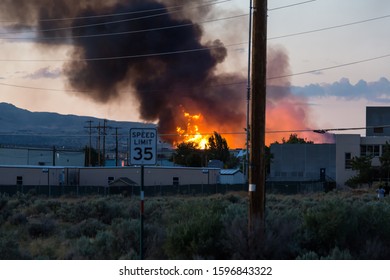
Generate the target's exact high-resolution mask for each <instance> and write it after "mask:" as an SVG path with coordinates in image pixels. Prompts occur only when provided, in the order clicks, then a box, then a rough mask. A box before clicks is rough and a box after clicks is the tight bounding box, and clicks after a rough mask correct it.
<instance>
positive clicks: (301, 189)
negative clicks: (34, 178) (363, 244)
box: [0, 181, 329, 196]
mask: <svg viewBox="0 0 390 280" xmlns="http://www.w3.org/2000/svg"><path fill="white" fill-rule="evenodd" d="M327 188H329V186H328V185H327V183H326V182H317V181H315V182H269V181H267V182H266V193H274V194H302V193H312V192H323V191H327ZM239 191H244V192H245V191H248V187H247V186H246V185H245V184H238V185H227V184H226V185H225V184H210V185H208V184H205V185H155V186H145V187H144V192H145V196H169V195H191V196H197V195H212V194H224V193H228V192H239ZM18 192H19V193H24V194H27V193H30V194H36V195H47V196H63V195H71V196H84V195H110V194H122V195H124V196H138V195H139V194H140V187H139V186H110V187H102V186H23V185H17V186H15V185H13V186H4V185H3V186H0V193H8V194H9V195H13V194H16V193H18Z"/></svg>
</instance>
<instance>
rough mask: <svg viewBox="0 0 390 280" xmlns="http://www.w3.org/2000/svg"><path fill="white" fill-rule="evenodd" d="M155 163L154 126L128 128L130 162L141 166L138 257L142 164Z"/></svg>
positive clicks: (142, 182) (142, 196) (141, 257)
mask: <svg viewBox="0 0 390 280" xmlns="http://www.w3.org/2000/svg"><path fill="white" fill-rule="evenodd" d="M156 163H157V130H156V129H155V128H132V129H130V164H132V165H140V166H141V186H140V200H141V205H140V219H141V225H140V259H141V260H142V259H143V258H144V248H143V247H144V246H143V239H144V198H145V194H144V174H145V171H144V166H145V165H155V164H156Z"/></svg>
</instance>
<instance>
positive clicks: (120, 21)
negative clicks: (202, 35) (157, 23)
mask: <svg viewBox="0 0 390 280" xmlns="http://www.w3.org/2000/svg"><path fill="white" fill-rule="evenodd" d="M229 1H231V0H223V1H220V2H213V3H208V4H203V5H198V6H193V7H190V8H189V9H197V8H201V7H207V6H212V5H217V4H221V3H226V2H229ZM182 7H184V5H183V6H182ZM180 11H181V9H177V10H174V11H169V12H165V13H159V14H153V15H147V16H141V17H136V18H128V19H122V20H115V21H105V22H100V23H94V24H85V25H78V26H70V27H59V28H51V29H42V30H39V32H52V31H63V30H72V29H78V28H85V27H94V26H100V25H107V24H115V23H123V22H127V21H135V20H140V19H147V18H152V17H158V16H163V15H167V14H173V13H178V12H180ZM35 32H36V31H35V30H34V31H14V32H3V33H0V35H7V34H24V33H35Z"/></svg>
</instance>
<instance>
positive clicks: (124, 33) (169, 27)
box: [0, 14, 248, 41]
mask: <svg viewBox="0 0 390 280" xmlns="http://www.w3.org/2000/svg"><path fill="white" fill-rule="evenodd" d="M247 16H248V14H240V15H235V16H230V17H224V18H218V19H210V20H206V21H202V22H197V23H196V24H205V23H212V22H217V21H222V20H230V19H236V18H241V17H247ZM188 26H194V23H192V22H191V23H186V24H178V25H172V26H165V27H157V28H149V29H141V30H133V31H123V32H110V33H101V34H91V35H77V36H57V37H44V38H39V40H40V41H42V40H44V41H47V40H64V39H78V38H95V37H105V36H119V35H128V34H136V33H143V32H152V31H160V30H167V29H174V28H181V27H188ZM30 39H31V40H36V39H37V38H36V37H28V38H21V37H18V38H17V37H15V38H9V37H7V38H6V37H0V40H30Z"/></svg>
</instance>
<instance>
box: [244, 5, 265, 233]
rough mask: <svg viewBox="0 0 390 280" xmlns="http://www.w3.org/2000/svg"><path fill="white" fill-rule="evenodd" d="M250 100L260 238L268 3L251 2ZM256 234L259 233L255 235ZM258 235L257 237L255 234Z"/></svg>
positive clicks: (253, 204)
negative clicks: (252, 3) (252, 5)
mask: <svg viewBox="0 0 390 280" xmlns="http://www.w3.org/2000/svg"><path fill="white" fill-rule="evenodd" d="M253 1H254V7H253V33H252V36H253V37H252V38H253V39H252V40H253V41H252V96H251V102H250V105H251V107H250V109H251V112H250V130H249V131H250V153H249V154H250V157H249V178H248V179H249V230H250V231H251V232H252V233H253V234H254V235H256V236H259V237H260V236H262V232H263V230H264V226H265V223H264V212H265V156H264V151H265V149H264V148H265V103H266V69H267V66H266V61H267V0H253ZM257 231H259V232H257ZM257 233H259V234H257Z"/></svg>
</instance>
